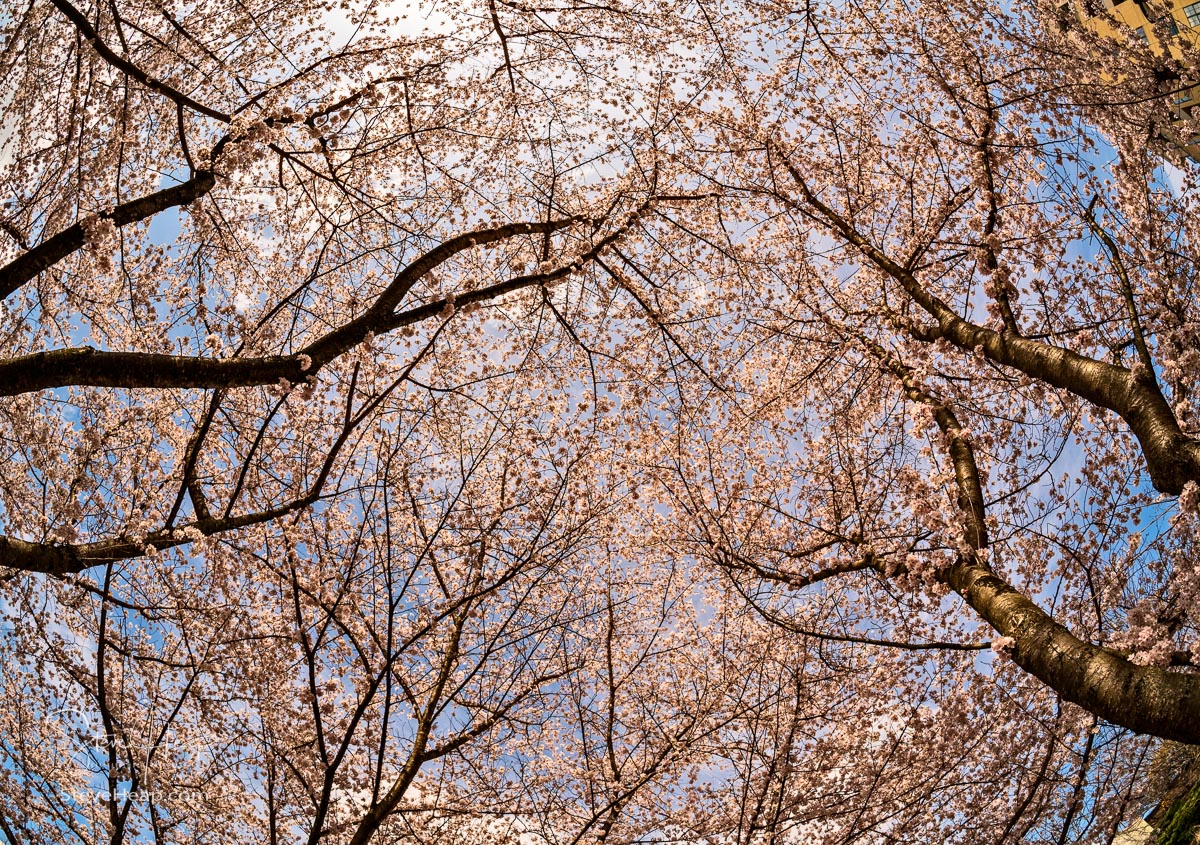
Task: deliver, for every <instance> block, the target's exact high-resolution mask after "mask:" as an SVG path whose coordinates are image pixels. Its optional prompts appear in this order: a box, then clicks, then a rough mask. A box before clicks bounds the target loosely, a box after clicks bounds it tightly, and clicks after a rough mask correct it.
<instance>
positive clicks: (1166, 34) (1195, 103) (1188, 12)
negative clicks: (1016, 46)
mask: <svg viewBox="0 0 1200 845" xmlns="http://www.w3.org/2000/svg"><path fill="white" fill-rule="evenodd" d="M1060 11H1061V12H1062V13H1063V14H1064V15H1069V14H1072V12H1073V14H1074V16H1075V17H1077V18H1078V20H1079V21H1080V22H1081V23H1082V24H1083V25H1084V26H1086V27H1087V28H1088V29H1090V30H1092V31H1093V32H1095V33H1097V34H1099V35H1106V36H1111V37H1115V38H1118V39H1120V38H1123V37H1125V34H1124V33H1123V32H1122V31H1121V29H1122V27H1121V25H1122V24H1123V25H1124V26H1125V27H1128V28H1129V30H1130V31H1132V32H1133V33H1134V35H1135V36H1136V37H1138V38H1140V39H1141V40H1142V41H1143V42H1145V44H1146V45H1147V46H1148V47H1149V48H1150V50H1151V51H1152V52H1155V53H1158V54H1159V55H1170V56H1171V57H1173V58H1175V59H1182V57H1183V52H1182V50H1181V49H1180V48H1181V47H1183V46H1185V45H1191V46H1200V0H1194V2H1189V0H1159V1H1158V2H1155V3H1153V4H1151V3H1149V2H1147V0H1116V2H1113V0H1068V2H1066V3H1063V4H1062V6H1061V7H1060ZM1167 81H1171V80H1167ZM1168 96H1170V97H1171V100H1172V102H1171V112H1172V120H1173V123H1174V124H1175V126H1176V127H1177V128H1179V129H1182V128H1183V127H1182V126H1181V125H1180V124H1182V123H1183V121H1184V120H1187V119H1190V118H1196V119H1200V85H1194V86H1190V87H1188V86H1186V85H1184V84H1180V85H1179V86H1178V87H1176V88H1175V89H1174V90H1173V91H1171V93H1170V94H1169V95H1168ZM1160 134H1161V135H1162V137H1163V140H1164V141H1166V142H1168V143H1169V144H1170V145H1172V146H1174V147H1176V148H1178V149H1179V150H1180V151H1182V152H1183V153H1185V154H1187V155H1189V156H1190V157H1191V158H1192V159H1194V160H1196V161H1200V134H1197V133H1194V132H1191V131H1188V132H1187V135H1186V137H1179V133H1178V132H1162V133H1160Z"/></svg>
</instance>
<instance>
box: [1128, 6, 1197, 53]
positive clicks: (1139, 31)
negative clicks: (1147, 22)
mask: <svg viewBox="0 0 1200 845" xmlns="http://www.w3.org/2000/svg"><path fill="white" fill-rule="evenodd" d="M1196 5H1197V6H1200V3H1197V4H1196ZM1134 32H1136V33H1137V37H1138V38H1140V39H1142V40H1143V41H1144V42H1146V43H1147V44H1149V43H1150V38H1149V36H1147V35H1146V28H1145V27H1144V26H1139V27H1138V28H1137V29H1135V30H1134Z"/></svg>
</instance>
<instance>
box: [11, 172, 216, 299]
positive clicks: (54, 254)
mask: <svg viewBox="0 0 1200 845" xmlns="http://www.w3.org/2000/svg"><path fill="white" fill-rule="evenodd" d="M215 183H216V180H215V179H214V177H213V174H212V173H210V172H208V171H199V172H197V173H196V174H195V175H194V176H192V178H191V179H188V180H187V181H186V182H183V183H181V184H178V185H172V186H171V187H169V188H163V189H162V190H161V191H155V192H154V193H152V194H147V195H146V196H144V197H138V198H137V199H135V200H130V201H129V202H124V203H121V204H120V205H118V206H117V207H116V208H114V209H113V210H112V211H111V212H107V213H105V214H102V215H101V217H103V218H106V219H108V220H111V221H112V223H113V225H115V226H117V227H118V228H120V227H121V226H126V225H128V224H130V223H136V222H139V221H141V220H145V219H147V218H149V217H153V216H154V215H155V214H158V213H159V212H160V211H165V210H166V209H168V208H175V207H177V206H181V205H187V204H189V203H192V202H195V201H196V200H198V199H199V198H200V197H202V196H204V195H205V194H207V193H208V192H209V191H211V190H212V187H213V185H214V184H215ZM84 237H85V233H84V227H83V224H82V223H76V224H75V225H74V226H70V227H68V228H66V229H64V230H63V231H61V232H59V233H58V234H57V235H54V236H53V237H50V238H47V239H46V240H44V241H42V242H41V243H40V244H38V245H37V246H35V247H33V248H32V249H31V250H29V251H28V252H24V253H22V254H21V255H19V256H17V257H16V258H14V259H13V260H12V261H10V262H9V263H8V264H5V265H4V266H3V267H0V299H3V298H5V297H7V296H9V295H10V294H12V293H13V292H14V291H16V290H18V289H19V288H20V287H21V286H22V285H23V284H25V283H26V282H28V281H29V280H30V279H32V278H34V277H35V276H37V274H38V273H40V272H42V271H43V270H45V269H47V268H49V267H52V266H54V265H55V264H56V263H58V262H59V261H61V260H62V259H64V258H66V257H67V256H68V255H70V254H71V253H73V252H75V251H76V250H78V249H80V248H82V247H83V244H84Z"/></svg>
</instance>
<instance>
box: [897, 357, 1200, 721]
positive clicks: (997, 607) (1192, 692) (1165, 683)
mask: <svg viewBox="0 0 1200 845" xmlns="http://www.w3.org/2000/svg"><path fill="white" fill-rule="evenodd" d="M902 381H904V382H905V389H906V391H907V392H908V393H909V395H910V397H912V398H914V399H915V400H916V401H924V402H926V403H927V404H930V405H931V406H932V407H933V408H934V412H935V416H934V419H935V420H936V421H937V424H938V427H939V428H940V429H941V430H942V433H943V434H944V435H945V437H946V439H947V442H948V443H949V445H950V450H951V455H952V459H953V461H954V470H955V480H956V483H957V485H958V488H959V505H960V510H961V511H962V513H963V518H964V521H965V523H966V525H967V532H966V540H967V545H968V547H969V548H968V549H967V550H965V551H964V552H962V553H960V554H959V555H958V556H957V558H956V559H955V561H954V563H953V564H952V565H950V566H949V567H946V568H945V569H943V570H941V571H939V572H938V579H939V580H941V581H942V582H943V583H945V584H946V585H947V586H949V587H950V588H951V589H952V590H954V592H956V593H958V594H959V596H961V597H962V598H963V600H964V601H966V603H967V604H968V605H969V606H970V607H971V608H972V609H974V610H975V611H976V612H977V613H979V615H980V616H982V617H983V618H984V619H985V620H986V621H987V622H988V624H989V625H991V626H992V627H993V628H995V629H996V631H998V632H999V633H1000V634H1001V635H1002V636H1005V637H1011V638H1012V639H1013V640H1014V641H1015V644H1014V646H1013V648H1012V658H1013V660H1014V661H1015V662H1016V663H1017V665H1018V666H1020V667H1021V668H1022V669H1024V670H1025V671H1027V672H1029V673H1030V674H1031V675H1033V676H1034V677H1036V678H1038V680H1040V681H1042V682H1043V683H1045V684H1046V685H1047V686H1049V687H1050V688H1051V689H1053V690H1054V691H1055V692H1057V693H1058V694H1059V695H1060V696H1062V698H1064V699H1065V700H1067V701H1070V702H1073V703H1075V704H1078V705H1080V706H1081V707H1083V708H1084V709H1086V710H1088V711H1089V712H1091V713H1095V714H1096V715H1097V716H1099V717H1100V718H1102V719H1106V720H1107V721H1109V722H1112V723H1113V724H1116V725H1121V726H1123V727H1126V728H1129V729H1130V730H1133V731H1137V732H1138V733H1148V734H1153V735H1154V736H1159V737H1162V738H1164V739H1173V740H1176V741H1178V742H1189V743H1200V676H1196V675H1187V674H1182V673H1178V672H1169V671H1166V670H1164V669H1160V668H1156V667H1152V666H1138V665H1136V664H1134V663H1132V662H1130V661H1129V660H1127V659H1125V658H1123V657H1120V656H1118V655H1116V654H1114V653H1113V652H1111V651H1108V650H1106V649H1103V648H1100V647H1098V646H1094V645H1092V644H1091V643H1087V642H1084V641H1082V640H1080V639H1079V638H1077V637H1076V636H1075V635H1073V634H1072V633H1071V632H1070V631H1068V630H1067V629H1066V628H1065V627H1064V626H1063V625H1060V624H1059V623H1058V622H1056V621H1055V620H1054V619H1053V618H1052V617H1051V616H1050V615H1049V614H1048V613H1046V612H1045V611H1044V610H1042V609H1041V608H1040V607H1038V606H1037V605H1036V604H1034V602H1032V601H1030V600H1029V599H1028V598H1026V597H1025V596H1024V595H1023V594H1021V593H1019V592H1018V591H1017V590H1016V589H1014V588H1013V587H1012V586H1010V585H1009V584H1008V583H1006V582H1005V581H1004V580H1002V579H1001V578H1000V577H999V576H998V575H996V573H994V572H993V571H992V570H991V569H990V568H989V567H988V566H986V565H985V564H984V563H983V562H982V560H981V558H980V555H979V554H978V553H979V552H980V551H982V550H983V549H984V548H986V545H987V532H986V527H985V526H984V524H983V511H982V505H980V507H975V506H974V505H973V504H971V503H972V501H973V500H974V499H976V497H978V500H979V501H980V502H982V492H981V491H982V484H981V483H980V475H979V468H978V465H977V464H976V462H975V456H974V453H973V452H972V451H971V450H970V447H969V444H966V441H965V438H964V436H963V432H962V430H961V428H960V427H959V426H958V422H957V420H956V419H955V418H954V415H953V414H952V413H950V412H949V410H948V409H946V408H945V407H944V406H943V405H941V404H940V403H937V402H936V401H935V400H933V399H932V397H930V396H928V394H925V393H924V391H923V390H921V389H920V387H919V386H917V385H916V384H915V382H913V380H912V378H911V375H909V376H907V377H906V378H902ZM938 409H941V411H942V412H941V413H939V410H938ZM955 444H965V445H966V448H965V449H963V448H962V447H959V451H958V453H957V454H955V451H954V450H955Z"/></svg>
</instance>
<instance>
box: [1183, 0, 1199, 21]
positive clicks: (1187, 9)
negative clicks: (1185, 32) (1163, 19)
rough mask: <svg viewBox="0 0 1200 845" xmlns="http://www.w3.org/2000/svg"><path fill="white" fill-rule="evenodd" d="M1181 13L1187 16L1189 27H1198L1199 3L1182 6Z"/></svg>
mask: <svg viewBox="0 0 1200 845" xmlns="http://www.w3.org/2000/svg"><path fill="white" fill-rule="evenodd" d="M1183 13H1184V14H1185V15H1187V19H1188V25H1189V26H1200V3H1193V4H1191V5H1190V6H1184V7H1183Z"/></svg>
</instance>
